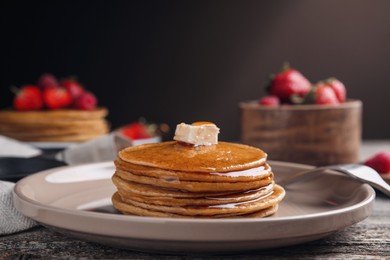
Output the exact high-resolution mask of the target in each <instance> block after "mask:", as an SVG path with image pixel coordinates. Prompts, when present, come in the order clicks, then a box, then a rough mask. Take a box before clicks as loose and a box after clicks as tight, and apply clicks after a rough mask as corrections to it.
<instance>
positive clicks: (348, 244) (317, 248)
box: [0, 194, 390, 259]
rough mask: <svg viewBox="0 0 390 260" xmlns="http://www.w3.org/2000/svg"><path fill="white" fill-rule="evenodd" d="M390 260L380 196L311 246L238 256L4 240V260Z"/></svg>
mask: <svg viewBox="0 0 390 260" xmlns="http://www.w3.org/2000/svg"><path fill="white" fill-rule="evenodd" d="M270 257H272V258H297V259H313V258H314V257H316V258H332V259H335V258H336V259H367V258H370V259H390V198H388V197H385V196H384V195H382V194H378V195H377V198H376V200H375V205H374V211H373V213H372V215H371V216H370V217H368V218H367V219H365V220H364V221H362V222H360V223H357V224H355V225H353V226H350V227H348V228H346V229H344V230H341V231H339V232H337V233H335V234H333V235H331V236H328V237H326V238H324V239H321V240H317V241H313V242H310V243H306V244H302V245H297V246H291V247H285V248H278V249H273V250H264V251H256V252H242V253H239V254H235V255H213V256H210V255H198V256H196V255H171V254H167V255H157V254H151V253H147V252H135V251H128V250H121V249H116V248H112V247H107V246H102V245H99V244H95V243H90V242H86V241H81V240H78V239H74V238H71V237H67V236H64V235H62V234H59V233H56V232H54V231H51V230H50V229H47V228H44V227H36V228H33V229H30V230H28V231H24V232H21V233H17V234H12V235H8V236H2V237H0V259H9V258H11V259H35V258H44V259H52V258H88V259H91V258H93V259H98V258H100V259H123V258H132V259H134V258H135V259H155V258H158V259H189V258H196V259H203V258H208V259H209V258H213V259H236V258H240V259H258V258H264V259H268V258H270Z"/></svg>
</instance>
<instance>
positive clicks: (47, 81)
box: [38, 73, 58, 90]
mask: <svg viewBox="0 0 390 260" xmlns="http://www.w3.org/2000/svg"><path fill="white" fill-rule="evenodd" d="M38 86H39V87H40V88H41V89H42V90H45V89H46V88H52V87H58V81H57V78H56V77H55V76H54V75H52V74H49V73H44V74H42V76H40V77H39V79H38Z"/></svg>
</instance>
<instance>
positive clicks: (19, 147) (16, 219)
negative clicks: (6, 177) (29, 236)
mask: <svg viewBox="0 0 390 260" xmlns="http://www.w3.org/2000/svg"><path fill="white" fill-rule="evenodd" d="M41 153H42V151H41V150H39V149H36V148H34V147H32V146H30V145H26V144H24V143H22V142H19V141H17V140H14V139H12V138H8V137H5V136H2V135H0V156H7V157H33V156H36V155H39V154H41ZM14 186H15V183H12V182H8V181H0V235H7V234H12V233H15V232H19V231H22V230H26V229H29V228H31V227H34V226H36V225H38V224H37V223H36V222H35V221H33V220H31V219H29V218H27V217H25V216H23V215H22V214H20V213H19V212H18V211H17V210H16V209H15V208H14V205H13V200H12V189H13V187H14Z"/></svg>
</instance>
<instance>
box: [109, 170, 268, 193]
mask: <svg viewBox="0 0 390 260" xmlns="http://www.w3.org/2000/svg"><path fill="white" fill-rule="evenodd" d="M115 174H116V175H117V176H119V177H121V178H122V179H125V180H128V181H133V182H137V183H142V184H149V185H153V186H157V187H163V188H171V189H178V190H185V191H191V192H221V191H243V190H253V189H257V188H259V187H262V186H265V185H268V184H270V183H272V181H273V175H272V174H271V175H270V176H268V177H265V178H263V179H261V180H257V181H248V182H242V181H241V182H200V181H182V180H179V179H176V178H172V179H163V178H151V177H146V176H140V175H135V174H132V173H130V172H125V171H122V170H117V171H116V172H115Z"/></svg>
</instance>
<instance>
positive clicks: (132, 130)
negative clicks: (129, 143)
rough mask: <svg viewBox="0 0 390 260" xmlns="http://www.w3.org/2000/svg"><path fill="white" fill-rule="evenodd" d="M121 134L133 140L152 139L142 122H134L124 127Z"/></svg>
mask: <svg viewBox="0 0 390 260" xmlns="http://www.w3.org/2000/svg"><path fill="white" fill-rule="evenodd" d="M121 133H122V134H123V135H125V136H126V137H128V138H130V139H133V140H136V139H145V138H150V137H152V135H151V134H150V132H149V131H148V128H147V126H146V125H145V124H143V123H141V122H134V123H131V124H129V125H127V126H125V127H123V128H122V130H121Z"/></svg>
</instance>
